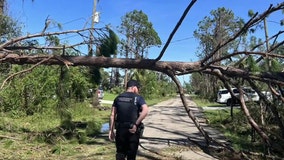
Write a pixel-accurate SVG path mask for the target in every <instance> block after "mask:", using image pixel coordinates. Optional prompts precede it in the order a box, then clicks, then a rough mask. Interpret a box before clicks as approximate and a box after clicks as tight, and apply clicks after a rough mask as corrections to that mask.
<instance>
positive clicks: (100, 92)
mask: <svg viewBox="0 0 284 160" xmlns="http://www.w3.org/2000/svg"><path fill="white" fill-rule="evenodd" d="M96 93H97V94H98V98H99V99H103V98H104V90H103V89H102V88H99V89H97V91H96ZM92 96H93V89H89V90H88V98H90V97H92Z"/></svg>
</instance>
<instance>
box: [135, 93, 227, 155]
mask: <svg viewBox="0 0 284 160" xmlns="http://www.w3.org/2000/svg"><path fill="white" fill-rule="evenodd" d="M187 102H188V104H189V106H190V107H191V110H192V111H193V112H194V114H195V116H196V117H197V118H199V120H200V122H202V121H204V120H202V111H201V110H200V108H198V107H196V104H195V103H194V102H193V101H190V100H188V101H187ZM149 109H150V112H149V114H148V116H147V117H146V119H145V120H144V121H143V123H144V124H145V130H144V134H143V137H142V138H141V140H140V143H141V146H140V147H139V151H138V156H137V159H138V160H147V159H149V160H150V159H151V160H153V159H156V160H159V159H165V160H167V159H168V160H171V159H179V160H214V159H216V158H214V157H212V156H211V155H210V154H207V153H205V151H202V150H201V149H199V148H198V147H197V146H196V145H195V144H194V143H192V141H189V140H188V138H190V139H191V140H194V141H196V142H198V143H199V144H202V143H203V144H205V140H204V138H203V136H202V135H201V133H200V132H199V131H198V129H197V128H196V127H195V125H194V123H193V121H192V120H191V119H190V118H189V117H188V115H187V113H186V112H185V109H184V107H183V105H182V103H181V100H180V98H179V97H176V98H173V99H170V100H167V101H164V102H161V103H159V104H157V105H155V106H150V107H149ZM201 124H202V126H203V127H204V130H205V131H207V132H208V134H209V135H210V136H211V137H214V138H216V139H217V140H218V139H219V140H220V141H222V140H223V139H224V137H223V136H222V135H221V134H220V133H219V132H217V131H215V130H214V129H212V128H210V127H209V126H207V125H206V124H205V123H201ZM167 149H168V150H169V154H167ZM173 150H175V152H172V151H173Z"/></svg>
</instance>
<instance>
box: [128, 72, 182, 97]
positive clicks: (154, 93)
mask: <svg viewBox="0 0 284 160" xmlns="http://www.w3.org/2000/svg"><path fill="white" fill-rule="evenodd" d="M132 78H133V79H136V80H138V81H139V82H140V85H141V88H140V94H141V95H143V96H144V98H146V99H150V98H158V97H165V96H168V95H172V94H174V93H176V87H175V85H174V83H173V82H170V80H169V79H168V78H165V77H164V75H162V74H160V73H157V72H154V71H149V70H135V71H134V73H133V75H132Z"/></svg>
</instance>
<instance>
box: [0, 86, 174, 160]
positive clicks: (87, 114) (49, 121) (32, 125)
mask: <svg viewBox="0 0 284 160" xmlns="http://www.w3.org/2000/svg"><path fill="white" fill-rule="evenodd" d="M116 96H117V95H115V94H110V93H107V92H105V95H104V99H105V100H113V99H114V98H115V97H116ZM164 99H168V97H166V98H162V99H161V98H160V99H152V100H146V101H147V103H148V105H153V104H156V103H158V102H160V101H162V100H164ZM71 104H72V103H71ZM110 107H111V106H107V107H106V106H105V105H104V109H99V108H94V107H90V102H89V101H86V102H83V103H80V104H79V103H77V104H76V103H73V104H72V106H70V107H69V109H68V113H70V114H71V115H72V121H73V122H82V123H87V124H88V122H98V123H99V124H103V123H107V122H108V120H109V114H110ZM0 115H1V119H0V157H1V159H7V160H14V159H21V160H29V159H45V160H49V159H50V160H51V159H52V160H53V159H55V160H57V159H68V160H73V159H74V160H75V159H84V160H88V159H108V160H114V159H115V158H114V153H115V145H114V143H113V142H110V141H109V140H108V136H107V135H106V134H105V133H101V134H99V135H93V136H86V138H85V139H82V138H80V137H79V138H80V139H78V137H72V138H71V139H66V138H65V137H64V136H55V135H54V134H53V132H49V131H57V129H58V127H59V126H60V125H61V120H60V117H59V115H58V114H57V113H56V110H55V109H49V110H45V111H43V112H42V113H38V114H34V115H33V116H25V117H20V116H19V117H11V116H10V114H6V113H0ZM76 132H78V134H77V135H78V136H80V135H81V136H84V135H86V133H87V129H86V128H76ZM52 136H55V137H52ZM47 137H49V138H53V139H54V138H55V139H54V140H55V141H56V143H54V144H49V143H46V142H45V139H46V138H47Z"/></svg>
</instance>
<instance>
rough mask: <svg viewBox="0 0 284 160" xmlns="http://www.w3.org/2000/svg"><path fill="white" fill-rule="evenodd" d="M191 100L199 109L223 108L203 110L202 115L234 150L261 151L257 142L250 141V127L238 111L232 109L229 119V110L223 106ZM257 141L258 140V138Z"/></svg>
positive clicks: (261, 147) (194, 98) (194, 97)
mask: <svg viewBox="0 0 284 160" xmlns="http://www.w3.org/2000/svg"><path fill="white" fill-rule="evenodd" d="M192 99H193V101H194V102H195V103H196V104H197V106H199V107H225V108H223V109H219V110H205V111H204V114H205V117H206V118H207V119H208V122H209V125H210V126H212V127H213V128H216V129H217V130H219V131H221V132H222V133H223V134H224V135H225V136H226V137H227V139H228V140H229V141H230V142H231V144H232V146H233V148H234V149H235V150H237V151H240V150H246V151H257V152H262V151H263V146H261V145H260V142H259V141H256V142H252V141H251V133H252V132H251V126H250V125H249V124H248V122H247V120H246V117H245V116H244V114H243V112H242V111H241V110H240V109H237V108H234V110H233V117H231V112H230V109H231V108H230V107H226V106H225V105H224V104H218V103H215V102H209V101H208V100H204V99H200V98H198V97H196V96H193V97H192ZM257 139H258V140H260V139H259V137H258V138H257Z"/></svg>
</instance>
